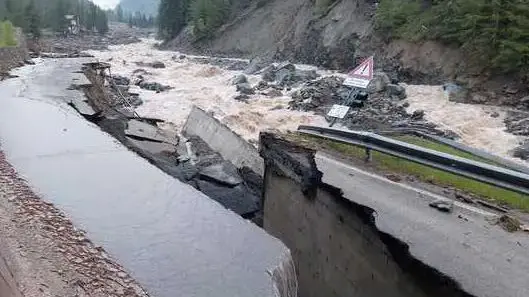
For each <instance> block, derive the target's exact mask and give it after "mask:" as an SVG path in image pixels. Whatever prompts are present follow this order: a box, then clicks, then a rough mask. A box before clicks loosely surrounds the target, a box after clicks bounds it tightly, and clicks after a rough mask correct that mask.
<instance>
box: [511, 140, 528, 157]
mask: <svg viewBox="0 0 529 297" xmlns="http://www.w3.org/2000/svg"><path fill="white" fill-rule="evenodd" d="M513 156H514V157H515V158H520V159H522V160H529V141H526V142H525V143H524V144H523V145H521V146H519V147H517V148H515V149H514V151H513Z"/></svg>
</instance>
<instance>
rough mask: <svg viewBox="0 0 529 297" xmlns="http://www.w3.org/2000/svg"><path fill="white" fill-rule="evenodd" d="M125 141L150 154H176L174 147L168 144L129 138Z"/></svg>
mask: <svg viewBox="0 0 529 297" xmlns="http://www.w3.org/2000/svg"><path fill="white" fill-rule="evenodd" d="M127 140H128V141H129V142H130V143H131V144H132V145H134V146H135V147H137V148H138V149H140V150H143V151H148V152H149V153H151V154H161V153H167V154H173V153H176V146H174V145H172V144H169V143H164V142H155V141H148V140H136V139H133V138H130V137H127Z"/></svg>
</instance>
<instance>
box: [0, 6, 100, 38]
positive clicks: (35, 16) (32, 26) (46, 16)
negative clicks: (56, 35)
mask: <svg viewBox="0 0 529 297" xmlns="http://www.w3.org/2000/svg"><path fill="white" fill-rule="evenodd" d="M68 14H71V15H77V16H79V20H80V23H81V26H82V27H83V28H85V29H86V30H90V31H97V32H99V33H106V32H107V31H108V19H107V14H106V12H105V11H104V10H102V9H101V8H100V7H99V6H97V5H95V4H94V3H92V2H91V1H89V0H0V20H5V21H10V22H11V23H13V24H14V25H15V26H17V27H21V28H22V29H24V31H25V32H26V33H27V34H30V35H32V36H33V37H34V38H38V37H39V36H40V32H41V29H43V28H49V29H51V30H54V31H56V32H64V31H65V30H66V28H67V26H68V21H67V20H66V18H65V15H68Z"/></svg>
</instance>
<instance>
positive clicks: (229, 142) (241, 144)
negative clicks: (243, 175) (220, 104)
mask: <svg viewBox="0 0 529 297" xmlns="http://www.w3.org/2000/svg"><path fill="white" fill-rule="evenodd" d="M183 133H184V134H185V135H196V136H198V137H200V138H202V140H204V141H205V142H206V143H207V144H208V145H209V146H210V147H211V148H212V149H214V150H215V151H217V152H219V153H220V154H221V155H222V157H223V158H224V159H226V160H228V161H230V162H231V163H233V164H234V165H235V166H237V167H239V168H242V167H249V168H251V169H252V170H253V171H254V172H256V173H257V174H259V175H261V176H262V175H263V172H264V164H263V159H262V158H261V157H260V156H259V153H258V151H257V149H256V148H255V147H253V146H252V145H251V144H249V143H248V142H247V141H246V140H244V139H243V138H242V137H240V136H239V135H237V134H235V132H233V131H232V130H230V129H229V128H228V127H226V126H225V125H224V124H222V123H221V122H220V121H218V120H217V119H215V118H214V117H212V116H210V115H209V114H207V113H206V112H205V111H203V110H202V109H200V108H198V107H196V106H195V107H193V109H192V110H191V113H190V114H189V117H188V118H187V121H186V123H185V125H184V128H183Z"/></svg>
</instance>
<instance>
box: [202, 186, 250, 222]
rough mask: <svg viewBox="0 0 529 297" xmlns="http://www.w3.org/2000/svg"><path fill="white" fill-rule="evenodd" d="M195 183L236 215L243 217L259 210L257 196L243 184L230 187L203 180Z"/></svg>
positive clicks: (203, 191)
mask: <svg viewBox="0 0 529 297" xmlns="http://www.w3.org/2000/svg"><path fill="white" fill-rule="evenodd" d="M197 184H198V189H199V190H200V191H201V192H202V193H204V194H206V195H207V196H209V197H210V198H211V199H213V200H215V201H217V202H219V203H220V204H222V205H223V206H224V207H225V208H227V209H230V210H232V211H233V212H235V213H237V214H238V215H241V216H243V217H244V216H247V215H250V214H253V213H255V212H257V211H258V210H259V198H258V197H257V196H254V195H252V194H251V193H250V191H248V189H246V188H245V187H244V185H238V186H236V187H234V188H230V187H225V186H222V185H219V184H216V183H212V182H208V181H204V180H198V181H197Z"/></svg>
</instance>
